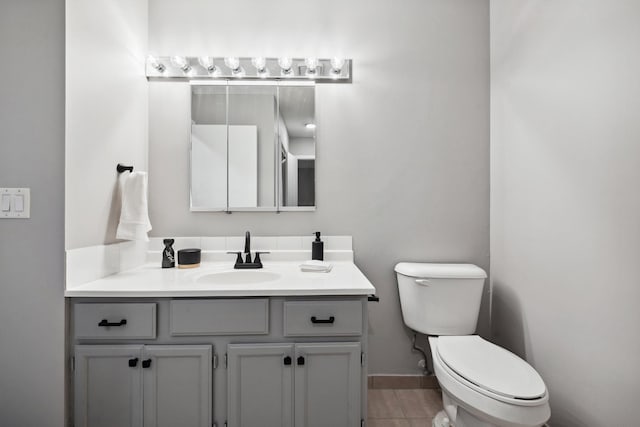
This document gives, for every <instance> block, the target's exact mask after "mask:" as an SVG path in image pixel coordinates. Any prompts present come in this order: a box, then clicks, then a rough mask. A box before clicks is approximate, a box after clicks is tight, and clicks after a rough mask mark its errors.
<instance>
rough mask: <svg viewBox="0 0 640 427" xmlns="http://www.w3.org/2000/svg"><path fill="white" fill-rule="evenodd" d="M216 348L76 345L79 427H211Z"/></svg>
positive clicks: (201, 346)
mask: <svg viewBox="0 0 640 427" xmlns="http://www.w3.org/2000/svg"><path fill="white" fill-rule="evenodd" d="M211 354H212V351H211V346H208V345H189V346H183V345H166V346H161V345H155V346H154V345H149V346H147V345H77V346H76V347H75V365H76V366H75V387H74V392H75V426H76V427H113V426H119V427H120V426H122V427H127V426H131V427H156V426H176V425H179V426H181V427H209V426H210V425H211V378H212V377H211V357H212V356H211Z"/></svg>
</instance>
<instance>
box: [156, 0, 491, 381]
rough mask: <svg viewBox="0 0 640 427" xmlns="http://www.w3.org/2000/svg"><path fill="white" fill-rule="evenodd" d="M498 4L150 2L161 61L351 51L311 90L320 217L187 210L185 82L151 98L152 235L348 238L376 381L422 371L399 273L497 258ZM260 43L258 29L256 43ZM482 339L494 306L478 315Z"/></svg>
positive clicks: (416, 0)
mask: <svg viewBox="0 0 640 427" xmlns="http://www.w3.org/2000/svg"><path fill="white" fill-rule="evenodd" d="M488 6H489V2H488V0H487V1H484V0H483V1H477V0H410V1H404V2H402V4H401V6H400V5H399V3H398V2H393V1H389V0H380V1H376V2H375V3H373V4H372V3H371V2H369V1H365V0H356V1H350V2H344V1H338V0H329V1H324V2H300V1H297V0H274V1H270V2H257V1H251V0H238V1H234V2H203V1H197V0H188V1H183V2H179V3H178V2H175V1H172V0H150V1H149V47H150V50H151V51H152V52H154V53H155V54H157V55H169V54H176V53H182V54H184V55H198V54H200V55H202V54H209V55H213V56H225V55H227V56H231V55H234V56H252V55H260V54H262V55H265V56H282V55H293V56H296V55H317V56H318V57H331V56H334V55H344V56H345V57H348V58H353V60H354V81H353V84H347V85H334V84H325V85H318V86H317V89H316V107H317V108H316V117H317V124H318V129H317V169H316V173H317V187H316V201H317V206H318V209H317V211H316V212H313V213H281V214H273V213H233V214H231V215H227V214H224V213H191V212H189V195H188V194H189V193H188V142H189V102H190V101H189V86H188V85H186V84H183V83H166V82H153V83H151V84H150V92H149V173H150V183H149V190H150V216H151V222H152V224H153V227H154V228H153V231H152V235H154V236H183V235H186V236H188V235H239V234H241V233H242V232H244V231H245V230H251V231H252V232H253V233H254V234H257V235H300V234H307V233H309V234H311V233H312V232H313V231H316V230H321V231H322V232H324V233H326V234H332V235H340V234H346V235H353V238H354V248H355V255H356V264H357V265H358V266H359V267H360V268H361V269H362V271H363V272H364V273H365V274H366V275H367V277H369V279H370V280H371V281H372V282H373V284H374V285H375V286H376V288H377V290H378V294H379V295H380V297H381V302H380V303H379V304H371V307H370V308H371V312H370V313H371V316H370V322H371V328H370V333H371V337H370V338H371V340H370V355H369V363H370V372H371V373H403V374H404V373H418V372H419V368H418V367H417V360H418V359H419V355H418V354H416V353H413V352H412V351H411V350H410V336H409V334H408V333H407V331H406V329H405V328H404V325H403V322H402V317H401V314H400V303H399V301H398V295H397V285H396V281H395V275H394V272H393V266H394V265H395V263H397V262H398V261H460V262H472V263H476V264H478V265H480V266H482V267H484V268H485V269H487V268H488V263H489V258H488V257H489V253H488V248H489V206H488V200H489V158H488V156H489V134H488V132H489V129H488V128H489V127H488V124H489V88H488V83H489V51H488V48H489V24H488V22H489V20H488V18H489V9H488ZM256 34H259V36H258V37H257V36H256ZM481 324H482V330H483V331H484V332H487V331H488V304H487V303H486V298H485V304H484V307H483V311H482V319H481Z"/></svg>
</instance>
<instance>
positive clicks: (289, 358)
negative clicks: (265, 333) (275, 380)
mask: <svg viewBox="0 0 640 427" xmlns="http://www.w3.org/2000/svg"><path fill="white" fill-rule="evenodd" d="M284 364H285V365H286V366H289V365H291V356H286V357H285V358H284Z"/></svg>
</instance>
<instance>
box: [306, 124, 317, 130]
mask: <svg viewBox="0 0 640 427" xmlns="http://www.w3.org/2000/svg"><path fill="white" fill-rule="evenodd" d="M304 127H306V128H307V129H311V130H313V129H315V128H316V125H315V123H306V124H305V125H304Z"/></svg>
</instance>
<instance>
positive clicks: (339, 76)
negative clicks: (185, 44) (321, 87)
mask: <svg viewBox="0 0 640 427" xmlns="http://www.w3.org/2000/svg"><path fill="white" fill-rule="evenodd" d="M352 67H353V63H352V60H351V59H343V58H329V59H321V58H263V57H256V58H237V57H227V58H224V57H211V56H203V57H195V56H158V57H155V56H151V55H149V56H148V57H147V62H146V70H145V73H146V76H147V78H148V79H153V80H161V79H167V80H175V79H180V80H184V79H188V80H198V79H201V80H243V79H244V80H306V81H315V82H318V83H351V80H352Z"/></svg>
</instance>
